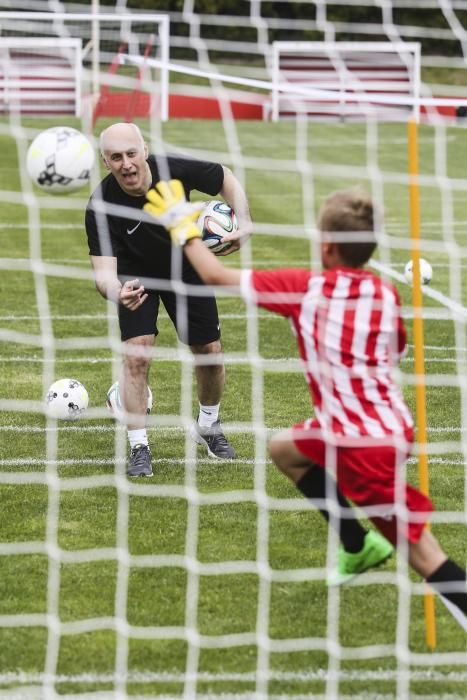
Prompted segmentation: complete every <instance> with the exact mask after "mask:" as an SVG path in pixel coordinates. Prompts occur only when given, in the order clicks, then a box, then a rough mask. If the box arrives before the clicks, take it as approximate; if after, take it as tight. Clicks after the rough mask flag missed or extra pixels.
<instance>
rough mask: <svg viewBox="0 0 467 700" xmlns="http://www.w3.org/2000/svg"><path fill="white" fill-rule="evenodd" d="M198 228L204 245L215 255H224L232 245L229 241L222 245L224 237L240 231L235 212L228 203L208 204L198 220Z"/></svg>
mask: <svg viewBox="0 0 467 700" xmlns="http://www.w3.org/2000/svg"><path fill="white" fill-rule="evenodd" d="M198 226H199V228H200V229H201V237H202V239H203V242H204V244H205V245H206V246H207V247H208V248H209V249H210V250H211V251H212V252H213V253H216V254H218V253H222V252H223V251H224V250H227V249H228V248H230V246H231V245H232V244H231V243H230V242H229V241H227V242H226V243H220V241H221V239H222V238H223V237H224V236H227V235H228V234H229V233H233V232H234V231H237V229H238V222H237V217H236V216H235V212H234V211H233V209H232V208H231V207H229V205H228V204H227V203H226V202H221V201H220V200H212V201H210V202H206V206H205V207H204V209H203V210H202V212H201V214H200V216H199V218H198Z"/></svg>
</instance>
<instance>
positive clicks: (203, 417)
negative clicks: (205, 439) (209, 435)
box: [198, 403, 220, 428]
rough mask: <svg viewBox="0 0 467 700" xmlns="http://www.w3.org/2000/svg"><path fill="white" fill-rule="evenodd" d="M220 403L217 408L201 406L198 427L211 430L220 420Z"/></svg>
mask: <svg viewBox="0 0 467 700" xmlns="http://www.w3.org/2000/svg"><path fill="white" fill-rule="evenodd" d="M219 407H220V403H218V404H216V405H215V406H203V405H202V404H200V405H199V415H198V425H200V426H201V427H203V428H210V427H211V425H213V424H214V423H215V422H216V420H218V418H219Z"/></svg>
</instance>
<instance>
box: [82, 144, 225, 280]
mask: <svg viewBox="0 0 467 700" xmlns="http://www.w3.org/2000/svg"><path fill="white" fill-rule="evenodd" d="M148 163H149V167H150V168H151V173H152V186H154V185H155V184H156V183H157V182H159V180H161V179H164V180H167V179H169V178H170V179H176V180H181V181H182V183H183V186H184V188H185V195H186V197H187V199H189V197H190V192H191V190H199V191H200V192H204V193H205V194H208V195H211V196H215V195H217V194H218V193H219V191H220V190H221V188H222V185H223V182H224V170H223V168H222V165H220V164H219V163H211V162H208V161H201V160H194V159H192V158H186V157H185V158H181V157H178V156H167V157H166V158H164V159H163V160H161V161H160V163H161V169H162V167H163V175H162V174H160V171H159V168H158V164H157V159H156V158H155V156H149V158H148ZM102 200H103V201H104V202H105V203H106V205H107V206H108V205H109V204H110V205H112V204H117V205H119V206H124V207H131V208H132V209H140V210H142V209H143V206H144V205H145V204H146V201H147V200H146V197H132V196H131V195H129V194H127V193H126V192H124V191H123V190H122V189H121V187H120V185H119V184H118V183H117V181H116V179H115V177H114V176H113V175H112V174H110V175H107V177H106V178H104V180H102V182H101V183H100V185H99V187H97V188H96V190H95V191H94V192H93V194H92V196H91V198H90V200H89V203H88V206H87V208H86V217H85V225H86V233H87V237H88V245H89V253H90V255H109V256H114V257H116V258H117V271H118V274H119V275H122V276H127V275H129V276H131V277H133V276H134V277H143V276H144V277H160V278H162V279H168V278H169V277H170V264H171V250H172V247H171V246H172V244H171V242H170V238H169V237H168V235H167V232H166V230H165V229H164V228H162V227H161V226H159V225H158V224H156V223H154V224H152V223H148V222H146V221H140V219H138V217H136V218H125V216H124V215H123V216H122V214H121V213H118V214H117V213H116V214H115V215H114V214H112V213H108V211H107V213H106V214H103V213H99V209H98V202H99V201H102ZM99 234H100V235H99ZM183 264H184V277H185V273H186V272H189V271H190V270H192V268H191V266H190V264H189V263H188V261H187V260H186V258H185V257H184V263H183Z"/></svg>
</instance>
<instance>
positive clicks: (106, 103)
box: [93, 36, 457, 125]
mask: <svg viewBox="0 0 467 700" xmlns="http://www.w3.org/2000/svg"><path fill="white" fill-rule="evenodd" d="M153 44H154V36H151V37H150V39H149V41H148V43H147V44H146V48H145V51H144V60H143V63H142V65H141V66H140V68H139V69H138V79H137V85H136V87H135V89H134V90H133V91H131V92H110V90H109V86H108V85H104V86H103V87H102V91H101V95H100V97H99V100H98V102H97V104H96V106H95V108H94V112H93V125H94V124H95V122H96V120H97V119H98V118H99V117H117V118H120V119H123V120H124V121H127V122H130V121H132V120H133V119H135V118H147V117H149V115H150V112H151V106H152V105H151V103H152V99H151V95H149V94H148V93H147V92H144V91H143V90H142V89H141V84H142V80H143V75H144V71H145V68H146V64H145V59H147V58H148V56H149V53H150V51H151V49H152V47H153ZM126 50H127V45H126V44H121V45H120V47H119V49H118V53H117V54H116V55H115V57H114V59H113V60H112V63H111V65H110V67H109V70H108V74H109V75H114V74H115V73H116V72H117V71H118V67H119V66H120V65H121V63H122V55H123V54H124V53H125V51H126ZM230 95H231V97H230V99H229V106H230V110H231V113H232V116H233V118H234V119H258V120H262V119H265V118H269V109H270V97H269V95H267V94H263V95H258V94H255V93H252V92H241V91H235V92H234V91H231V93H230ZM432 109H434V111H436V112H438V114H441V115H443V116H447V117H452V118H455V117H456V114H457V110H456V107H453V106H449V105H446V106H437V107H435V108H432ZM420 112H421V114H427V113H428V112H429V110H428V109H426V108H425V107H423V106H422V107H421V109H420ZM169 118H170V119H221V118H222V109H221V104H220V102H219V100H218V98H217V97H211V96H200V95H169Z"/></svg>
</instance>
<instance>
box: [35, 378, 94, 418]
mask: <svg viewBox="0 0 467 700" xmlns="http://www.w3.org/2000/svg"><path fill="white" fill-rule="evenodd" d="M88 404H89V396H88V392H87V391H86V388H85V387H84V386H83V384H81V382H79V381H78V380H77V379H68V378H67V379H58V380H57V381H56V382H54V383H53V384H51V385H50V387H49V390H48V391H47V394H46V397H45V412H46V414H47V415H48V416H49V418H55V419H56V420H77V419H78V418H81V416H82V415H83V413H84V412H85V411H86V409H87V407H88Z"/></svg>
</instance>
